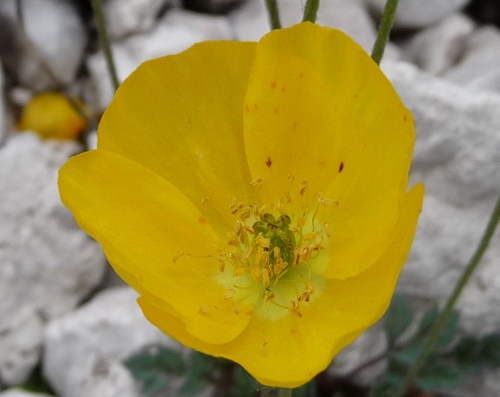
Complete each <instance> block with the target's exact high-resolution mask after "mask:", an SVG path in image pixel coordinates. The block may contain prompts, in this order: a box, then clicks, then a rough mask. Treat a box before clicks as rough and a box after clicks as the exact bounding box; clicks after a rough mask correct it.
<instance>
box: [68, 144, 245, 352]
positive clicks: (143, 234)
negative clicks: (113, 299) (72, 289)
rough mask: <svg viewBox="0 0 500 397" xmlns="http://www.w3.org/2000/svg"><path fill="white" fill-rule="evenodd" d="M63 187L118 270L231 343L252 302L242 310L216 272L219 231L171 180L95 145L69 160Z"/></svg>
mask: <svg viewBox="0 0 500 397" xmlns="http://www.w3.org/2000/svg"><path fill="white" fill-rule="evenodd" d="M59 189H60V192H61V198H62V200H63V203H64V204H65V205H66V206H67V207H68V208H69V209H70V210H71V211H72V212H73V214H74V216H75V219H76V221H77V222H78V224H79V225H80V226H81V227H82V228H83V229H84V230H85V231H86V232H87V233H89V234H90V235H91V236H92V237H94V238H95V239H96V240H97V241H99V243H101V245H102V247H103V249H104V252H105V254H106V256H107V258H108V260H109V261H110V263H111V264H112V265H113V267H114V268H115V270H116V271H117V273H118V274H119V275H120V276H121V277H122V278H123V279H124V280H125V281H126V282H127V283H128V284H130V285H131V286H132V287H133V288H135V289H136V290H137V291H138V292H139V293H140V294H141V295H144V296H146V297H149V299H151V300H153V301H154V302H155V304H157V305H160V306H164V307H172V308H173V310H176V311H178V312H179V313H182V315H183V321H184V322H185V324H186V327H187V329H188V330H189V332H190V333H191V334H193V335H195V336H196V337H197V338H199V339H201V340H203V341H206V342H208V343H225V342H227V341H229V340H232V339H233V338H234V337H236V336H237V335H238V334H239V333H240V332H241V331H242V330H243V328H244V327H245V326H246V325H247V323H248V321H249V317H250V315H249V314H248V313H247V312H248V311H251V308H247V307H240V310H241V312H240V314H239V315H237V314H235V310H234V308H233V307H232V306H231V302H229V301H227V300H225V299H224V294H225V293H226V289H225V288H224V287H223V286H222V285H221V284H220V283H218V282H217V281H216V280H215V277H216V275H217V274H218V273H219V272H218V260H217V249H216V248H214V247H216V246H217V245H218V244H221V242H220V240H219V238H218V235H217V234H216V233H215V232H214V231H213V230H212V229H211V227H210V226H209V224H208V223H207V221H206V220H205V218H204V217H203V216H202V214H201V213H200V212H199V211H198V210H197V209H196V207H195V206H194V205H192V203H191V202H190V201H189V200H188V199H187V198H186V197H185V196H184V195H183V194H182V193H181V192H180V191H179V190H178V189H176V188H175V187H174V186H173V185H172V184H170V183H169V182H167V181H165V180H164V179H162V178H161V177H159V176H158V175H156V174H155V173H153V172H151V171H150V170H148V169H147V168H144V167H143V166H141V165H139V164H137V163H135V162H133V161H131V160H129V159H126V158H125V157H122V156H120V155H117V154H115V153H112V152H107V151H104V150H95V151H91V152H86V153H84V154H81V155H79V156H76V157H73V158H72V159H70V160H69V161H68V162H67V163H66V164H65V165H64V166H63V168H62V169H61V171H60V175H59ZM214 308H217V309H214ZM200 309H201V310H200Z"/></svg>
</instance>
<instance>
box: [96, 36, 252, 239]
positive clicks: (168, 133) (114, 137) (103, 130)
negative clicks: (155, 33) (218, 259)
mask: <svg viewBox="0 0 500 397" xmlns="http://www.w3.org/2000/svg"><path fill="white" fill-rule="evenodd" d="M255 45H256V43H241V42H224V41H218V42H205V43H199V44H196V45H194V46H193V47H191V48H190V49H188V50H187V51H185V52H182V53H180V54H178V55H171V56H166V57H162V58H158V59H154V60H151V61H147V62H145V63H143V64H142V65H141V66H139V68H138V69H137V70H136V71H135V72H134V73H132V74H131V75H130V76H129V78H127V80H125V81H124V82H123V83H122V85H121V86H120V88H119V89H118V91H117V93H116V96H115V99H114V100H113V102H112V103H111V104H110V106H109V108H108V110H107V111H106V112H105V114H104V116H103V118H102V120H101V123H100V126H99V135H98V136H99V139H98V148H99V149H104V150H109V151H112V152H115V153H118V154H121V155H122V156H124V157H127V158H130V159H132V160H134V161H136V162H137V163H139V164H142V165H143V166H145V167H147V168H149V169H150V170H152V171H153V172H155V173H157V174H158V175H160V176H161V177H163V178H165V179H166V180H168V181H169V182H171V183H172V184H174V185H175V186H176V187H177V188H178V189H179V190H180V191H181V192H182V193H184V194H185V195H186V196H187V197H188V198H189V199H190V200H191V201H192V203H193V204H194V205H196V206H197V207H198V208H199V209H200V210H201V211H202V212H203V214H204V215H205V216H206V217H207V220H208V221H209V223H210V224H211V225H212V226H213V227H215V228H216V229H220V230H223V231H224V232H226V231H227V230H228V228H229V226H228V225H227V222H229V221H231V222H232V221H233V220H232V218H230V214H229V211H228V208H229V206H230V204H231V202H232V200H233V198H234V197H237V199H238V200H241V201H244V202H252V201H253V200H251V199H250V197H248V195H249V190H250V182H251V181H252V178H251V176H250V173H249V170H248V166H247V162H246V155H245V151H244V147H243V133H242V131H243V127H242V123H243V122H242V118H243V98H244V95H245V91H246V88H247V83H248V75H249V73H250V68H251V65H252V60H253V56H254V51H255ZM233 227H234V223H231V225H230V228H231V229H232V228H233Z"/></svg>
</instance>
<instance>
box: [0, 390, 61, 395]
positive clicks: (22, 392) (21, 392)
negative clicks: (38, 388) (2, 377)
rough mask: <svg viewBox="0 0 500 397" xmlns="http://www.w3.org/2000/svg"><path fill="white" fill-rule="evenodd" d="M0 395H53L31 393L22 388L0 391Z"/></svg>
mask: <svg viewBox="0 0 500 397" xmlns="http://www.w3.org/2000/svg"><path fill="white" fill-rule="evenodd" d="M0 397H53V396H51V395H49V394H42V393H31V392H29V391H26V390H22V389H8V390H6V391H4V392H0Z"/></svg>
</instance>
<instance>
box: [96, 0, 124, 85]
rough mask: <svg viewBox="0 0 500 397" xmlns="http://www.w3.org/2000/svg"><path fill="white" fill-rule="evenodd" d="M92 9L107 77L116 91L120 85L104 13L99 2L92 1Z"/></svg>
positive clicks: (99, 0)
mask: <svg viewBox="0 0 500 397" xmlns="http://www.w3.org/2000/svg"><path fill="white" fill-rule="evenodd" d="M92 8H93V9H94V15H95V19H96V22H97V31H98V33H99V43H100V44H101V48H102V50H103V52H104V57H105V58H106V63H107V65H108V71H109V76H110V78H111V84H112V85H113V88H114V89H115V91H116V90H117V89H118V86H119V85H120V82H119V81H118V75H117V73H116V66H115V62H114V61H113V55H112V53H111V44H110V42H109V37H108V32H107V30H106V19H105V17H104V11H103V10H102V4H101V0H92Z"/></svg>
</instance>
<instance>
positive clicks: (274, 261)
mask: <svg viewBox="0 0 500 397" xmlns="http://www.w3.org/2000/svg"><path fill="white" fill-rule="evenodd" d="M321 197H322V196H321ZM322 198H323V197H322ZM323 200H324V199H323ZM291 204H292V203H290V200H284V201H283V202H280V201H279V200H278V202H277V203H274V204H260V203H253V204H251V205H249V204H245V203H243V202H238V201H237V200H236V199H235V200H233V202H232V203H231V205H230V207H229V211H230V213H231V214H232V215H233V216H234V219H235V223H234V225H235V226H234V230H233V231H232V232H230V233H228V235H227V236H226V237H227V241H226V242H227V245H226V247H227V248H225V249H222V250H221V251H220V253H219V256H218V270H219V277H218V279H219V280H220V281H221V282H222V283H223V284H224V286H225V287H226V292H225V295H224V299H228V300H231V303H232V306H233V308H234V312H235V313H236V314H237V311H238V302H240V301H242V300H245V301H246V300H250V301H251V302H252V303H253V304H254V307H255V308H256V309H257V310H256V312H257V314H260V315H261V316H265V317H270V318H277V317H281V316H282V315H286V314H291V315H294V316H297V317H299V318H300V317H302V313H301V309H302V307H303V306H304V305H307V304H309V302H310V301H311V300H313V299H314V297H315V295H316V294H318V293H319V292H321V289H322V288H321V286H322V282H321V279H322V277H321V276H320V275H318V272H317V266H315V265H316V264H317V263H316V262H317V261H320V262H324V260H325V259H326V258H323V259H321V256H322V255H323V256H325V255H326V253H325V251H326V248H327V246H328V236H329V234H330V233H329V226H328V225H327V224H321V223H320V222H319V221H318V219H316V218H317V217H316V215H317V213H318V206H319V203H317V206H316V208H314V207H313V208H312V210H311V209H309V208H303V207H300V206H294V205H291ZM254 311H255V310H254Z"/></svg>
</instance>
